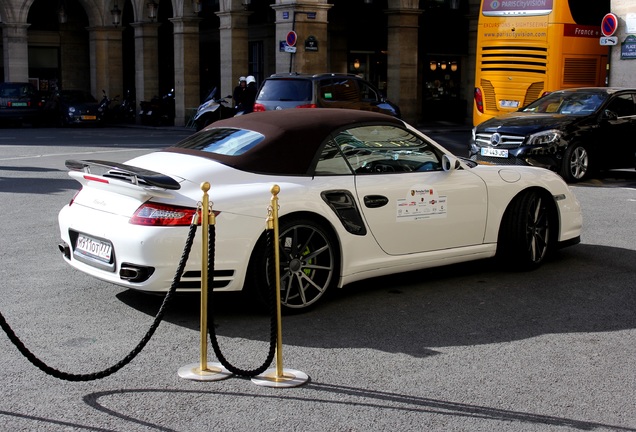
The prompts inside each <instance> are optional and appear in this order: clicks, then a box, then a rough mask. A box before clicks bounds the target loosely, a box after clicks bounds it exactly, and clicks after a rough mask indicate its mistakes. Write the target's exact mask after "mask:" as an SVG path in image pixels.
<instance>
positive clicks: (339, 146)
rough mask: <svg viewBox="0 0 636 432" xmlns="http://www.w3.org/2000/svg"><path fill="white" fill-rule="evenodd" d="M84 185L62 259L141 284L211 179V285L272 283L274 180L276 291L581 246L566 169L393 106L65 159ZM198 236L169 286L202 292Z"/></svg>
mask: <svg viewBox="0 0 636 432" xmlns="http://www.w3.org/2000/svg"><path fill="white" fill-rule="evenodd" d="M66 166H67V167H68V168H69V169H70V170H71V171H70V172H69V175H70V176H71V177H72V178H74V179H75V180H77V181H78V182H79V183H80V184H81V190H80V191H79V192H78V193H77V194H76V195H75V196H74V198H73V199H72V200H71V201H70V203H69V204H68V205H66V206H65V207H64V208H63V209H62V210H61V211H60V213H59V228H60V235H61V238H62V243H61V244H60V246H59V249H60V251H61V252H62V256H63V258H64V260H65V261H66V262H67V263H68V264H70V265H71V266H72V267H74V268H75V269H78V270H80V271H82V272H84V273H86V274H89V275H92V276H94V277H96V278H99V279H101V280H104V281H108V282H111V283H113V284H116V285H119V286H122V287H125V288H130V289H134V290H140V291H148V292H166V291H168V289H169V288H170V287H171V285H172V283H173V279H174V273H175V270H176V269H177V268H178V263H179V261H180V259H181V256H182V254H183V250H184V246H185V243H186V238H187V236H188V231H189V226H190V224H191V223H192V219H193V215H194V214H195V212H196V211H197V203H198V202H201V200H202V191H201V185H202V184H203V183H204V182H211V187H210V190H209V199H210V202H211V203H213V205H212V206H213V210H214V213H215V215H216V217H215V231H216V235H215V242H214V243H213V244H214V245H215V250H216V253H215V256H214V257H213V259H214V262H213V268H214V272H211V275H212V276H213V277H214V280H213V281H212V283H211V284H210V285H209V286H210V287H212V286H213V287H214V289H215V290H219V291H240V290H243V289H246V290H247V291H248V292H251V293H252V294H254V295H255V297H256V298H259V296H260V295H261V294H263V291H266V288H267V286H271V284H269V282H271V277H268V274H271V273H269V272H268V269H269V268H270V266H269V261H268V259H270V258H268V257H271V256H273V253H268V251H270V252H271V249H267V248H266V247H267V246H266V245H267V241H266V237H267V236H266V225H267V224H266V219H267V216H268V208H269V206H270V205H271V198H272V189H273V186H274V185H278V186H279V188H280V193H279V194H278V197H279V207H280V210H279V230H278V233H279V238H280V243H279V244H280V254H279V255H280V256H281V258H280V274H281V284H280V286H281V302H282V307H283V308H284V309H285V310H301V309H304V308H307V307H310V306H312V305H314V304H315V303H316V302H318V300H320V299H321V298H322V297H323V296H324V294H325V293H327V292H329V291H330V289H332V288H334V287H343V286H344V285H346V284H348V283H351V282H354V281H358V280H362V279H365V278H371V277H376V276H382V275H388V274H392V273H397V272H403V271H409V270H417V269H423V268H427V267H433V266H441V265H446V264H452V263H458V262H463V261H469V260H478V259H485V258H490V257H494V256H495V255H497V256H498V257H499V258H500V259H501V260H502V263H503V265H504V266H505V267H504V268H507V269H535V268H537V267H538V266H539V265H540V264H541V263H543V262H544V261H545V260H546V258H547V257H548V256H549V255H550V253H551V252H552V251H554V250H555V249H557V248H558V247H562V246H567V245H572V244H575V243H578V242H579V239H580V232H581V225H582V218H581V211H580V208H579V203H578V201H577V199H576V197H575V196H574V194H573V192H572V191H571V190H570V188H569V187H568V185H567V184H566V183H565V182H564V181H563V179H562V178H561V177H559V176H558V175H556V174H555V173H551V172H550V171H547V170H544V169H541V168H534V167H526V166H512V167H507V168H505V169H502V168H501V167H494V166H486V165H478V164H477V163H475V162H473V161H471V160H469V159H467V158H466V159H460V158H457V157H455V156H453V155H452V154H451V153H449V152H448V151H447V150H445V149H444V148H443V147H442V146H441V145H439V144H437V143H435V142H434V141H432V140H431V139H430V138H428V137H427V136H425V135H423V134H422V133H421V132H419V131H418V130H417V129H415V128H413V127H411V126H409V125H408V124H406V123H405V122H403V121H402V120H400V119H397V118H395V117H391V116H388V115H385V114H379V113H372V112H366V111H359V110H346V109H329V108H326V109H321V110H304V109H298V110H287V111H268V112H263V113H250V114H245V115H243V116H237V117H232V118H229V119H225V120H219V121H217V122H214V123H213V124H211V125H210V126H208V127H206V128H205V129H203V130H201V131H200V132H197V133H195V134H193V135H191V136H190V137H188V138H186V139H184V140H183V141H181V142H179V143H177V144H176V145H174V146H173V147H169V148H166V149H163V150H160V151H156V152H153V153H149V154H146V155H142V156H139V157H136V158H134V159H131V160H129V161H127V162H125V163H116V162H108V161H103V160H83V161H78V160H72V161H67V163H66ZM200 251H201V244H200V236H196V238H195V244H194V245H193V247H192V252H191V254H190V259H189V260H188V261H187V264H186V267H185V269H184V273H183V274H182V275H181V278H180V279H179V281H178V283H179V284H178V285H177V290H180V291H196V290H199V289H200V282H201V280H200V277H201V255H200V254H201V252H200Z"/></svg>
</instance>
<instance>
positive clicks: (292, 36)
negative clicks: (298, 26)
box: [285, 30, 298, 47]
mask: <svg viewBox="0 0 636 432" xmlns="http://www.w3.org/2000/svg"><path fill="white" fill-rule="evenodd" d="M297 39H298V36H297V35H296V32H295V31H293V30H292V31H290V32H289V33H287V38H286V39H285V40H286V41H287V45H289V46H290V47H293V46H295V45H296V40H297Z"/></svg>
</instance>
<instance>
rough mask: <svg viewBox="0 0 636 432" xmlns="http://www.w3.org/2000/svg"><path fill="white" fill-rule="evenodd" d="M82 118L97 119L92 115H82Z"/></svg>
mask: <svg viewBox="0 0 636 432" xmlns="http://www.w3.org/2000/svg"><path fill="white" fill-rule="evenodd" d="M82 120H97V117H96V116H92V115H83V116H82Z"/></svg>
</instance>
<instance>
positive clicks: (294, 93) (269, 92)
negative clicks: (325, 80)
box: [256, 79, 312, 102]
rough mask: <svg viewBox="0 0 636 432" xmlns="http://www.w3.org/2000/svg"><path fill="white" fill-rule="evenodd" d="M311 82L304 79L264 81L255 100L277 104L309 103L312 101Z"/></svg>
mask: <svg viewBox="0 0 636 432" xmlns="http://www.w3.org/2000/svg"><path fill="white" fill-rule="evenodd" d="M311 88H312V85H311V81H309V80H304V79H270V80H265V82H264V83H263V87H262V88H261V91H260V93H259V94H258V97H257V98H256V99H257V100H263V101H278V102H294V101H299V102H309V101H311V99H312V91H311Z"/></svg>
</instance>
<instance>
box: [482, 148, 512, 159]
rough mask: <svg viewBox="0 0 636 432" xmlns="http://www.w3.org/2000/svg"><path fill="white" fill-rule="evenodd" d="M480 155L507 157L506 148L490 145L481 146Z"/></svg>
mask: <svg viewBox="0 0 636 432" xmlns="http://www.w3.org/2000/svg"><path fill="white" fill-rule="evenodd" d="M480 153H481V155H482V156H490V157H496V158H507V157H508V150H506V149H496V148H492V147H482V148H481V150H480Z"/></svg>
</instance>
